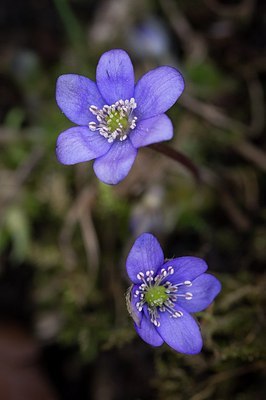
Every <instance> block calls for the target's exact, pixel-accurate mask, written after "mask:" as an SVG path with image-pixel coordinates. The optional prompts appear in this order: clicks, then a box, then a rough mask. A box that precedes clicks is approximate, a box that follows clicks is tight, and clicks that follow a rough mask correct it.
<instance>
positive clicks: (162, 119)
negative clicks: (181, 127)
mask: <svg viewBox="0 0 266 400" xmlns="http://www.w3.org/2000/svg"><path fill="white" fill-rule="evenodd" d="M129 137H130V140H131V142H132V144H133V146H134V147H136V148H138V147H142V146H148V145H149V144H152V143H158V142H161V141H163V140H170V139H172V137H173V125H172V122H171V120H170V119H169V118H168V117H167V115H165V114H161V115H157V116H155V117H152V118H148V119H143V120H142V121H139V122H138V123H137V126H136V128H135V129H134V130H133V131H131V132H130V136H129Z"/></svg>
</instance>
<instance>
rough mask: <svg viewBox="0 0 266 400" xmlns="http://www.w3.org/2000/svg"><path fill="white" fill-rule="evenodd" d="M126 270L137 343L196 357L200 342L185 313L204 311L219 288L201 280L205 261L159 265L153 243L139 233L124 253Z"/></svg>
mask: <svg viewBox="0 0 266 400" xmlns="http://www.w3.org/2000/svg"><path fill="white" fill-rule="evenodd" d="M126 267H127V273H128V276H129V278H130V279H131V281H132V282H133V285H132V286H131V288H130V289H131V290H130V299H128V303H129V304H128V306H129V307H128V308H129V312H130V314H131V316H132V317H133V319H134V321H135V328H136V331H137V333H138V334H139V335H140V337H141V338H142V339H143V340H144V341H145V342H147V343H149V344H151V345H152V346H160V345H162V344H163V342H165V343H167V344H168V345H169V346H170V347H172V348H173V349H174V350H177V351H179V352H181V353H186V354H196V353H199V352H200V351H201V348H202V337H201V333H200V329H199V326H198V324H197V322H196V321H195V319H194V318H193V317H192V316H191V315H190V313H191V312H198V311H202V310H204V309H205V308H206V307H208V305H209V304H210V303H211V302H212V301H213V299H214V298H215V297H216V296H217V294H218V293H219V292H220V290H221V284H220V282H219V281H218V280H217V279H216V278H215V277H214V276H212V275H209V274H205V271H206V270H207V268H208V267H207V264H206V263H205V261H203V260H202V259H200V258H197V257H179V258H174V259H172V260H168V261H165V260H164V255H163V251H162V249H161V246H160V244H159V242H158V241H157V239H156V238H155V237H154V236H153V235H151V234H150V233H144V234H142V235H141V236H139V237H138V238H137V240H136V241H135V243H134V245H133V247H132V249H131V250H130V253H129V255H128V258H127V262H126Z"/></svg>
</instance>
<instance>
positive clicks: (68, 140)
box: [56, 126, 111, 165]
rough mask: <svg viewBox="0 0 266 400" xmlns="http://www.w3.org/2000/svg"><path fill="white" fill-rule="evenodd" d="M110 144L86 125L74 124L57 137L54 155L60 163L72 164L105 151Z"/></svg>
mask: <svg viewBox="0 0 266 400" xmlns="http://www.w3.org/2000/svg"><path fill="white" fill-rule="evenodd" d="M110 147H111V144H110V143H108V141H107V140H106V139H105V138H104V137H103V136H101V135H98V134H97V133H95V132H92V131H91V130H90V129H89V128H87V127H86V126H75V127H73V128H69V129H67V130H66V131H64V132H62V133H61V134H60V135H59V136H58V138H57V144H56V155H57V158H58V160H59V161H60V162H61V163H62V164H66V165H72V164H76V163H79V162H83V161H89V160H92V159H94V158H96V157H100V156H102V155H103V154H105V153H107V151H108V150H109V149H110Z"/></svg>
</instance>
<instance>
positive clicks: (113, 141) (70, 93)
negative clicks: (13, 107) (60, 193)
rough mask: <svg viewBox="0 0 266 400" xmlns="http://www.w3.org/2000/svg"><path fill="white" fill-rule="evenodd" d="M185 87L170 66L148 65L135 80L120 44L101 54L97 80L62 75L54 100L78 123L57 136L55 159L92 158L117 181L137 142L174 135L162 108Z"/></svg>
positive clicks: (100, 172)
mask: <svg viewBox="0 0 266 400" xmlns="http://www.w3.org/2000/svg"><path fill="white" fill-rule="evenodd" d="M183 90H184V80H183V78H182V75H181V74H180V73H179V72H178V71H177V70H176V69H175V68H172V67H169V66H162V67H158V68H155V69H153V70H151V71H150V72H148V73H146V74H145V75H144V76H143V77H142V78H141V79H140V80H139V81H138V82H137V84H136V85H135V82H134V71H133V66H132V63H131V60H130V58H129V56H128V54H127V53H126V52H125V51H123V50H119V49H116V50H111V51H108V52H106V53H104V54H103V55H102V56H101V58H100V60H99V63H98V65H97V70H96V82H93V81H92V80H90V79H89V78H86V77H84V76H80V75H76V74H66V75H61V76H60V77H59V78H58V80H57V85H56V101H57V104H58V106H59V107H60V109H61V110H62V112H63V113H64V114H65V115H66V116H67V118H68V119H70V121H72V122H73V123H74V124H76V125H77V126H75V127H72V128H70V129H67V130H66V131H64V132H62V133H61V134H60V135H59V137H58V140H57V147H56V153H57V158H58V160H59V161H60V162H61V163H63V164H68V165H71V164H76V163H80V162H84V161H89V160H93V159H95V161H94V164H93V168H94V171H95V173H96V175H97V177H98V178H99V179H100V180H101V181H103V182H105V183H108V184H116V183H118V182H120V181H121V180H122V179H124V178H125V177H126V176H127V174H128V172H129V171H130V169H131V167H132V165H133V163H134V160H135V158H136V155H137V152H138V148H139V147H142V146H147V145H149V144H152V143H157V142H160V141H164V140H169V139H171V138H172V136H173V126H172V123H171V121H170V119H169V118H168V117H167V116H166V115H165V114H164V113H165V111H167V110H168V109H169V108H170V107H171V106H172V105H173V104H174V103H175V102H176V100H177V99H178V97H179V96H180V95H181V93H182V92H183Z"/></svg>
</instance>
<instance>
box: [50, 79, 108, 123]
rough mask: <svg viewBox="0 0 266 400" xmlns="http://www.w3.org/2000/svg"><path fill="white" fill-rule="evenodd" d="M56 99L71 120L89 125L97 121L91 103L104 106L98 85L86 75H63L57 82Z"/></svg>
mask: <svg viewBox="0 0 266 400" xmlns="http://www.w3.org/2000/svg"><path fill="white" fill-rule="evenodd" d="M56 101H57V104H58V106H59V108H60V109H61V110H62V112H63V113H64V114H65V115H66V117H67V118H68V119H70V121H72V122H74V123H75V124H77V125H88V123H89V122H91V121H95V117H94V115H93V114H92V113H91V112H90V111H89V107H90V106H91V105H95V106H97V107H98V108H102V107H103V105H104V99H103V98H102V96H101V94H100V92H99V90H98V88H97V85H96V83H95V82H93V81H91V80H90V79H89V78H86V77H85V76H81V75H76V74H66V75H61V76H59V78H58V79H57V83H56Z"/></svg>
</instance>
